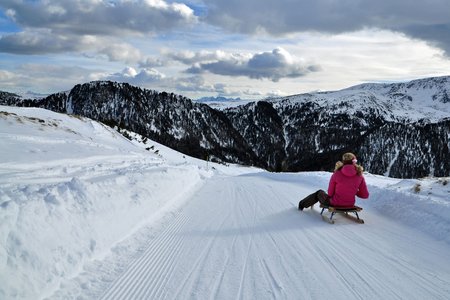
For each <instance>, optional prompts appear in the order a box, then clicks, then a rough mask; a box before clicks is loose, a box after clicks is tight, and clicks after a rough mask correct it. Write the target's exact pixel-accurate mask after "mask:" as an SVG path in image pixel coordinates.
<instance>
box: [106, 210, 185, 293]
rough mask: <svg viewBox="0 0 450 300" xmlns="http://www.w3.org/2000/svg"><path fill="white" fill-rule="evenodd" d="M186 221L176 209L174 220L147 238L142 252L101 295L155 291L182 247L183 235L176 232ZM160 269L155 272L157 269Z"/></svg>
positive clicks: (158, 290)
mask: <svg viewBox="0 0 450 300" xmlns="http://www.w3.org/2000/svg"><path fill="white" fill-rule="evenodd" d="M187 221H188V218H187V217H186V216H185V215H184V214H183V213H179V215H178V216H177V218H176V219H175V221H174V222H172V223H171V224H170V225H169V226H167V227H166V228H165V229H164V230H163V231H162V232H161V233H159V234H158V236H157V237H156V238H155V240H153V241H152V242H151V244H150V245H149V247H148V248H147V249H146V250H145V251H144V253H143V254H142V256H140V257H139V258H138V259H136V260H135V261H134V262H133V263H132V264H130V267H129V268H128V269H127V270H126V271H125V272H124V273H123V274H122V275H121V276H120V277H119V278H118V279H117V280H116V281H114V282H113V283H112V285H111V286H110V287H109V289H108V290H107V291H106V292H105V293H104V294H103V296H102V297H101V299H133V298H134V299H145V298H143V297H145V295H146V294H148V293H154V294H155V293H156V294H159V293H160V290H161V288H162V287H161V286H162V282H163V281H165V280H167V276H162V275H161V274H169V273H170V272H171V270H172V269H173V264H174V262H175V258H176V257H177V256H178V255H179V251H180V249H181V248H182V247H181V244H182V242H183V239H182V238H180V236H178V235H177V234H176V233H177V232H178V231H179V230H180V228H181V227H182V226H183V225H184V224H185V223H186V222H187ZM156 271H159V272H162V273H159V272H156Z"/></svg>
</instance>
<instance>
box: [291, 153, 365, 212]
mask: <svg viewBox="0 0 450 300" xmlns="http://www.w3.org/2000/svg"><path fill="white" fill-rule="evenodd" d="M356 163H357V160H356V156H355V155H354V154H353V153H345V154H344V155H342V161H338V162H337V163H336V167H335V170H334V173H333V175H331V178H330V183H329V184H328V193H326V192H325V191H323V190H318V191H317V192H315V193H313V194H311V195H309V196H307V197H306V198H304V199H303V200H301V201H300V202H299V203H298V209H299V210H303V209H304V208H306V207H310V206H311V205H313V204H315V203H317V202H320V203H321V204H323V205H324V206H336V207H353V206H354V205H355V196H357V197H359V198H363V199H367V198H369V191H368V190H367V185H366V181H365V180H364V176H363V167H361V166H360V165H358V164H356Z"/></svg>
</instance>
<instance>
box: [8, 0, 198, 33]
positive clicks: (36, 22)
mask: <svg viewBox="0 0 450 300" xmlns="http://www.w3.org/2000/svg"><path fill="white" fill-rule="evenodd" d="M0 7H2V8H3V9H4V10H5V12H6V15H8V16H9V17H10V18H11V19H13V20H14V21H15V22H16V23H17V24H19V25H20V26H22V27H24V28H47V29H51V30H53V31H54V32H64V33H69V32H70V33H74V34H82V35H86V34H88V35H113V34H117V33H123V32H131V33H152V32H160V31H165V30H170V29H173V28H177V27H181V26H187V25H190V24H193V23H195V22H196V20H197V17H196V16H195V15H194V12H193V10H192V9H190V8H189V7H188V6H186V5H184V4H181V3H167V2H165V1H163V0H153V1H145V0H136V1H124V0H121V1H106V0H103V1H98V0H84V1H83V0H58V1H56V0H46V1H43V0H38V1H16V0H4V1H2V2H1V3H0Z"/></svg>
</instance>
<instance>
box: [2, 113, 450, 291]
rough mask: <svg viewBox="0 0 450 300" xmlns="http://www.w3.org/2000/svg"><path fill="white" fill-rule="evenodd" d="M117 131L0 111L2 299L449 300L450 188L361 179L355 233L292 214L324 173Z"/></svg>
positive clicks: (341, 223)
mask: <svg viewBox="0 0 450 300" xmlns="http://www.w3.org/2000/svg"><path fill="white" fill-rule="evenodd" d="M129 135H131V136H133V137H134V139H133V140H132V141H130V140H128V139H126V138H124V137H123V136H122V135H120V134H118V133H117V132H116V131H115V130H113V129H111V128H109V127H106V126H104V125H102V124H100V123H97V122H94V121H92V120H89V119H86V118H79V117H74V116H67V115H63V114H58V113H54V112H50V111H47V110H43V109H30V108H14V107H6V106H0V139H1V143H0V242H1V245H2V247H0V299H241V298H242V299H326V298H330V297H333V299H426V298H427V299H448V295H450V251H449V250H450V197H449V195H450V178H423V179H407V180H405V179H404V180H400V179H393V178H388V177H384V176H378V175H372V174H365V177H366V180H367V183H368V185H369V191H370V193H371V196H370V198H369V199H368V200H358V205H360V206H362V207H363V208H364V210H363V211H362V212H361V213H360V216H361V217H362V218H364V220H365V224H364V225H361V224H357V223H354V222H352V221H350V220H348V219H346V218H343V217H342V216H339V215H338V216H336V217H335V219H336V223H335V224H334V225H330V224H328V223H326V222H324V221H323V220H322V219H321V218H320V215H319V208H318V207H314V208H313V209H305V211H303V212H300V211H298V210H297V204H298V201H299V200H300V199H301V198H303V197H304V196H306V195H308V194H310V193H312V192H314V191H316V190H317V189H319V188H322V189H326V187H327V183H328V180H329V177H330V175H331V174H330V173H329V172H303V173H269V172H266V171H263V170H259V169H256V168H247V167H242V166H238V165H221V164H214V163H211V162H205V161H201V160H197V159H194V158H191V157H188V156H185V155H183V154H181V153H178V152H175V151H173V150H171V149H169V148H167V147H164V146H162V145H160V144H158V143H156V142H153V141H150V140H148V141H146V140H145V139H142V138H140V137H139V136H137V135H135V134H132V133H129ZM146 148H147V149H148V150H146Z"/></svg>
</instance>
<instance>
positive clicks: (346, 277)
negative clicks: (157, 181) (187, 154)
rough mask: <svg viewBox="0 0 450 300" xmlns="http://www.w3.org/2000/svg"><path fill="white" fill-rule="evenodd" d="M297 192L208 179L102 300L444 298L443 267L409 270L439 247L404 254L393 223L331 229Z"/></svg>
mask: <svg viewBox="0 0 450 300" xmlns="http://www.w3.org/2000/svg"><path fill="white" fill-rule="evenodd" d="M295 189H296V183H282V182H274V181H271V180H270V178H269V179H267V178H262V177H258V176H257V175H255V177H254V178H252V177H251V176H249V177H246V176H244V177H241V178H239V177H228V178H217V177H216V178H212V179H211V180H209V182H208V183H206V184H205V185H204V186H203V187H202V188H201V189H200V190H199V191H198V192H197V193H196V195H195V196H194V197H192V198H191V199H190V200H189V201H187V202H186V205H185V206H183V208H182V210H181V213H180V215H179V216H178V217H177V218H174V220H173V222H172V224H170V226H168V228H166V229H164V230H162V231H161V232H158V233H157V237H155V239H154V240H152V245H149V248H148V250H146V252H145V254H143V255H142V256H141V258H139V259H137V261H136V262H135V263H134V265H133V266H130V267H129V270H127V271H126V272H125V273H123V275H122V276H121V278H119V279H117V280H116V281H115V282H114V283H113V284H112V285H111V288H110V289H111V290H110V291H107V292H105V294H104V297H103V299H125V298H126V299H181V298H182V299H230V298H233V299H244V298H245V299H247V298H254V299H291V298H302V299H303V298H312V299H320V298H326V297H329V296H330V293H332V294H333V297H334V298H336V299H346V298H351V299H367V298H370V299H381V298H384V299H387V298H389V299H404V298H410V299H418V298H419V297H423V296H426V295H430V296H431V297H433V298H436V299H444V298H443V297H442V295H443V289H444V294H445V291H447V292H448V288H445V286H446V285H447V284H448V283H450V279H449V277H448V276H445V275H444V276H443V277H442V278H439V276H442V274H443V273H442V272H443V271H442V270H444V271H445V270H448V269H449V268H447V267H444V268H441V269H439V270H438V271H437V272H433V270H432V267H430V268H429V269H427V268H423V266H420V267H417V266H415V265H414V264H411V261H414V259H417V258H420V257H422V255H424V253H428V251H429V249H435V250H433V251H435V252H432V253H439V252H438V250H437V249H441V248H439V247H436V248H433V247H432V248H429V246H428V245H426V244H424V243H423V242H422V243H421V244H420V241H419V242H418V243H419V245H420V247H421V248H420V249H419V251H418V252H412V253H408V252H407V251H406V250H405V249H406V248H407V246H406V245H407V242H410V241H411V240H413V238H411V237H407V238H405V240H402V241H400V242H399V241H398V240H397V239H398V238H399V237H402V236H403V235H404V234H405V233H407V232H408V231H404V230H405V229H404V228H400V227H395V225H394V224H390V225H385V226H381V225H382V224H369V225H367V224H366V225H359V224H355V223H353V222H351V221H348V220H344V219H342V222H338V223H337V224H335V225H329V224H327V223H325V222H323V221H322V220H321V219H320V217H319V214H318V213H317V214H315V215H312V214H308V212H298V211H297V210H296V208H295V207H293V206H295V205H294V204H293V201H292V199H289V198H292V195H293V194H294V192H293V191H295ZM285 190H288V191H285ZM294 202H295V201H294ZM366 213H367V214H369V217H371V218H375V216H374V215H370V211H367V212H366ZM389 226H392V228H389V230H386V228H385V227H389ZM377 241H383V245H384V247H382V248H380V247H377V246H378V245H377ZM403 247H404V248H403ZM176 248H178V250H177V249H176ZM445 249H448V248H445ZM149 252H150V253H151V254H150V253H149ZM396 252H400V253H402V255H397V256H395V253H396ZM392 253H394V255H392ZM444 256H445V257H448V255H444ZM435 261H436V260H432V262H435ZM423 264H424V263H423ZM421 270H429V272H425V273H424V274H421V273H420V271H421ZM444 274H445V273H444ZM142 277H143V278H142ZM158 277H160V278H158ZM422 277H424V278H422ZM121 289H123V290H121ZM445 289H446V290H445ZM331 290H332V291H331ZM446 294H447V295H448V293H446Z"/></svg>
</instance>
